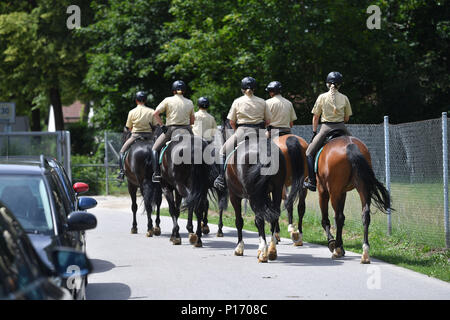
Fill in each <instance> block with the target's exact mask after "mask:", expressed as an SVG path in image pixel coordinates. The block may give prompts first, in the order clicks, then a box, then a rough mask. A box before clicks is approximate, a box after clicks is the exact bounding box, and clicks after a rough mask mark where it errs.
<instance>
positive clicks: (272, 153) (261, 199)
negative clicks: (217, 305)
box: [222, 120, 286, 262]
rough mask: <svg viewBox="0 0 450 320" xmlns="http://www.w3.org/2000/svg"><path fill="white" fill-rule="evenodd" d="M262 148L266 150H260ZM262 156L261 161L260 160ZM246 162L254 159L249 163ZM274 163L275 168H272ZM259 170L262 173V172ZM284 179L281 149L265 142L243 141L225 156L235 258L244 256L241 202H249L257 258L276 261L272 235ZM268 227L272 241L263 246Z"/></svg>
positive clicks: (226, 127)
mask: <svg viewBox="0 0 450 320" xmlns="http://www.w3.org/2000/svg"><path fill="white" fill-rule="evenodd" d="M230 128H231V126H230V124H229V121H228V120H227V121H225V122H224V123H223V125H222V135H223V137H224V138H225V136H226V132H225V131H226V130H227V129H230ZM263 147H266V149H265V150H264V148H263ZM264 156H265V159H264V158H263V157H264ZM250 159H256V161H254V162H253V161H251V160H250ZM276 161H277V162H278V167H277V166H275V163H276ZM263 170H264V171H266V172H264V173H263ZM285 179H286V163H285V160H284V156H283V153H282V152H281V150H280V149H279V148H278V147H277V146H276V145H275V144H274V143H273V142H272V141H271V140H269V139H266V138H265V137H259V138H257V139H256V140H255V139H248V140H247V139H246V140H244V142H242V143H241V144H240V145H239V146H238V147H237V149H236V151H234V152H233V154H232V155H229V162H228V163H227V164H226V182H227V187H228V192H229V196H230V201H231V204H232V205H233V208H234V213H235V216H236V228H237V231H238V244H237V247H236V249H235V251H234V254H235V255H237V256H242V255H243V254H244V242H243V240H242V238H243V237H242V228H243V225H244V221H243V218H242V205H241V202H242V199H244V198H246V199H249V202H250V207H251V208H252V210H253V212H254V213H255V225H256V227H257V228H258V234H259V238H260V242H259V248H258V253H257V258H258V261H259V262H267V261H268V260H275V259H276V258H277V251H276V244H277V242H278V240H277V239H276V235H275V233H276V232H277V231H278V230H276V228H277V226H278V219H279V217H280V212H281V209H280V206H281V201H282V190H283V186H284V182H285ZM265 221H267V222H269V223H270V225H271V232H272V241H271V242H270V247H268V246H267V242H266V236H265V230H264V225H265Z"/></svg>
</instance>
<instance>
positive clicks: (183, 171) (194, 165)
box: [161, 129, 211, 247]
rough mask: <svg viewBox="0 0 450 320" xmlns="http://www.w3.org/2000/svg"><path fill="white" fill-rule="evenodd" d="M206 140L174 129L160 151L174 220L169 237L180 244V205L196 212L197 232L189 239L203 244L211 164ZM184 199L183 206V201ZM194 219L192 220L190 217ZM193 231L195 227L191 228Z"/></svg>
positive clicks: (163, 187)
mask: <svg viewBox="0 0 450 320" xmlns="http://www.w3.org/2000/svg"><path fill="white" fill-rule="evenodd" d="M206 146H207V143H206V141H204V140H203V139H202V138H200V137H197V136H194V135H191V134H189V133H188V132H187V131H186V132H182V129H180V132H179V133H177V132H174V135H173V136H172V141H171V142H170V143H169V144H168V145H167V146H166V148H165V150H164V149H163V150H162V151H161V153H162V155H161V178H162V179H161V188H162V191H163V193H164V196H165V198H166V200H167V202H168V204H169V212H170V216H171V217H172V221H173V229H172V235H171V238H170V241H172V243H173V244H174V245H179V244H181V237H180V233H179V229H180V228H179V226H178V217H179V215H180V211H181V209H187V210H188V211H191V212H194V213H195V215H196V217H197V230H196V233H195V234H193V233H191V235H190V242H191V243H192V244H193V245H194V246H195V247H201V246H202V241H201V236H202V225H201V224H202V221H203V213H204V211H205V210H207V207H208V203H207V200H208V190H209V189H210V182H209V180H210V178H209V175H210V170H211V164H207V163H206V162H205V161H204V159H203V151H204V149H205V148H206ZM183 198H184V199H185V204H184V206H183V208H182V206H181V201H182V199H183ZM191 222H192V220H191ZM192 231H193V229H192Z"/></svg>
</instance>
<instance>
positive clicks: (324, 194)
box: [318, 184, 336, 252]
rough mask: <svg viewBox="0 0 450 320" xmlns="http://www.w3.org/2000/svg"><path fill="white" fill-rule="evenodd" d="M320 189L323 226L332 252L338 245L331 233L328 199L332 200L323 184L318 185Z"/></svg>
mask: <svg viewBox="0 0 450 320" xmlns="http://www.w3.org/2000/svg"><path fill="white" fill-rule="evenodd" d="M318 191H319V205H320V211H321V212H322V228H323V229H324V230H325V233H326V234H327V240H328V249H329V250H330V251H331V252H334V248H335V247H336V241H335V240H334V237H333V235H332V234H331V224H330V219H328V201H329V200H330V195H329V193H328V191H326V190H324V189H323V187H322V186H321V184H319V185H318Z"/></svg>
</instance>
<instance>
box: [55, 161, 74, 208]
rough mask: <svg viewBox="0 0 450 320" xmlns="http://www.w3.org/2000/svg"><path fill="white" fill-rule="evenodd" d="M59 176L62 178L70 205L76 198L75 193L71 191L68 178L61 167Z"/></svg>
mask: <svg viewBox="0 0 450 320" xmlns="http://www.w3.org/2000/svg"><path fill="white" fill-rule="evenodd" d="M59 169H60V172H61V176H62V182H63V183H64V184H65V186H66V188H67V192H68V193H69V198H70V201H72V203H75V201H76V197H75V191H74V190H73V187H72V184H71V182H70V181H69V177H68V176H67V173H66V170H65V169H64V168H63V167H61V166H60V167H59Z"/></svg>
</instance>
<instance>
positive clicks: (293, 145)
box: [273, 134, 308, 246]
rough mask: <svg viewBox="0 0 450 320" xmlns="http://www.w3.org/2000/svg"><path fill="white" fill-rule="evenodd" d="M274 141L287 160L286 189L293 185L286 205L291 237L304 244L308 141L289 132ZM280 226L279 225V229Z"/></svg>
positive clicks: (297, 242)
mask: <svg viewBox="0 0 450 320" xmlns="http://www.w3.org/2000/svg"><path fill="white" fill-rule="evenodd" d="M273 142H274V143H275V144H276V145H277V146H278V147H279V148H280V150H281V152H282V153H283V156H284V159H285V161H286V179H285V182H284V188H285V189H284V190H287V188H288V187H291V190H290V192H289V195H288V196H287V198H286V201H285V207H286V210H287V213H288V222H289V225H288V232H289V233H290V234H291V239H292V241H293V242H294V245H295V246H302V245H303V229H302V221H303V216H304V214H305V209H306V206H305V198H306V195H307V189H306V188H304V187H303V181H304V180H305V174H306V175H307V173H308V167H307V166H308V164H307V163H306V154H305V150H306V149H307V148H308V143H307V142H306V141H305V140H304V139H303V138H301V137H299V136H296V135H293V134H287V135H283V136H279V137H274V138H273ZM297 197H298V199H299V200H298V205H297V212H298V216H299V221H298V231H295V227H294V225H293V208H294V202H295V200H296V198H297ZM279 229H280V227H279V226H278V225H277V231H278V232H279Z"/></svg>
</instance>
